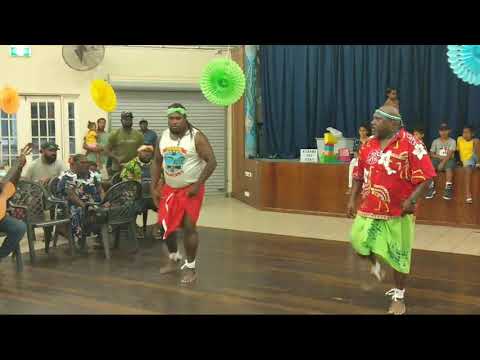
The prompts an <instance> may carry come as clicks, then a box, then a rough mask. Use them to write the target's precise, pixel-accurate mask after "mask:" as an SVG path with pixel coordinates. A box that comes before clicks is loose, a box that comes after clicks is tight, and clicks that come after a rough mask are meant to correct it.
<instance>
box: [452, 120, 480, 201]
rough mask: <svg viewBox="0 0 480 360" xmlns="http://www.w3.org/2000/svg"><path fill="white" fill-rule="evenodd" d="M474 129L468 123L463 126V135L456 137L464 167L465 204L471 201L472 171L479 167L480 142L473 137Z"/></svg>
mask: <svg viewBox="0 0 480 360" xmlns="http://www.w3.org/2000/svg"><path fill="white" fill-rule="evenodd" d="M474 135H475V133H474V130H473V127H472V126H470V125H467V126H464V128H463V135H462V136H459V137H458V139H457V149H458V153H459V155H460V161H461V162H462V165H463V168H464V169H465V193H466V194H465V195H466V199H465V202H466V203H467V204H472V203H473V198H472V190H471V181H472V180H471V179H472V172H473V169H475V167H477V168H478V167H480V163H479V159H480V143H479V140H478V139H476V138H474Z"/></svg>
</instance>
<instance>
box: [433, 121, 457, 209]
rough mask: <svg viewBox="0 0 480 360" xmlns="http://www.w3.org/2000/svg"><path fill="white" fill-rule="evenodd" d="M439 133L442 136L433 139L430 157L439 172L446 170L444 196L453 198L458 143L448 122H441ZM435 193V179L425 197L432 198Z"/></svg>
mask: <svg viewBox="0 0 480 360" xmlns="http://www.w3.org/2000/svg"><path fill="white" fill-rule="evenodd" d="M438 134H439V135H440V137H439V138H437V139H435V140H433V143H432V147H431V148H430V158H431V159H432V165H433V167H434V168H435V170H437V171H439V172H440V171H445V173H446V183H445V190H444V191H443V198H444V199H445V200H451V199H452V196H453V171H454V170H455V159H454V156H455V150H456V148H457V145H456V143H455V140H454V139H452V138H451V137H450V128H449V126H448V125H447V124H446V123H442V124H440V129H439V130H438ZM435 193H436V191H435V181H433V182H432V185H431V186H430V189H429V190H428V193H427V195H426V196H425V198H426V199H432V198H433V197H434V196H435Z"/></svg>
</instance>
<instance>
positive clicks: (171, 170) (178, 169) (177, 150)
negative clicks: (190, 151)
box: [163, 146, 187, 177]
mask: <svg viewBox="0 0 480 360" xmlns="http://www.w3.org/2000/svg"><path fill="white" fill-rule="evenodd" d="M163 152H164V153H163V157H164V159H165V169H164V171H165V173H166V174H167V175H168V176H172V177H176V176H181V175H183V164H184V163H185V160H186V157H185V156H186V154H187V150H186V149H184V148H183V147H180V146H170V147H166V148H165V149H163Z"/></svg>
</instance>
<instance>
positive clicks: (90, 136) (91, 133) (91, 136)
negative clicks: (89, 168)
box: [85, 121, 100, 167]
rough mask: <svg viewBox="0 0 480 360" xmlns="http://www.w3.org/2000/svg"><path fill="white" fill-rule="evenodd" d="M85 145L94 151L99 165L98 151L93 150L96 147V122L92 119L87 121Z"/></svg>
mask: <svg viewBox="0 0 480 360" xmlns="http://www.w3.org/2000/svg"><path fill="white" fill-rule="evenodd" d="M85 145H86V146H87V148H88V150H90V151H92V152H94V153H95V155H96V157H97V166H98V167H100V153H98V152H95V149H96V148H97V124H96V123H95V122H94V121H89V122H88V132H87V135H86V136H85Z"/></svg>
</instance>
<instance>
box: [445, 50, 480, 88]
mask: <svg viewBox="0 0 480 360" xmlns="http://www.w3.org/2000/svg"><path fill="white" fill-rule="evenodd" d="M447 48H448V51H447V56H448V62H449V63H450V67H451V68H452V70H453V72H454V74H455V75H457V76H458V77H459V78H460V79H462V80H463V81H465V82H466V83H468V84H471V85H480V45H448V47H447Z"/></svg>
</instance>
